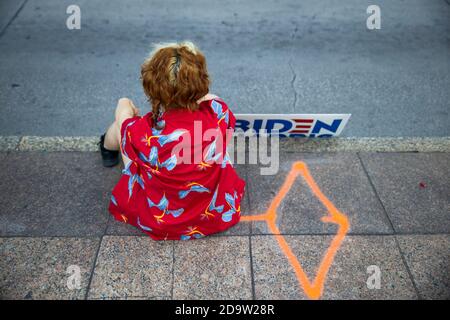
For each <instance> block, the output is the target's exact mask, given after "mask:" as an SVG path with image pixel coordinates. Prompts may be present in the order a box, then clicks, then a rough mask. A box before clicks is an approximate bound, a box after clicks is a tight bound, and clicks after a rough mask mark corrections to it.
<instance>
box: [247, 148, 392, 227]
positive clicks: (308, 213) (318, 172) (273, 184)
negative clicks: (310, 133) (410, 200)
mask: <svg viewBox="0 0 450 320" xmlns="http://www.w3.org/2000/svg"><path fill="white" fill-rule="evenodd" d="M296 161H302V162H305V163H306V164H307V166H308V168H309V172H310V174H311V176H312V177H313V179H314V180H315V182H316V184H317V185H318V187H319V188H320V190H321V191H322V193H323V194H324V195H325V196H326V197H327V198H328V199H329V200H330V201H331V202H332V203H333V204H334V206H335V207H336V208H337V209H338V210H339V211H340V212H342V213H343V214H345V215H346V216H347V217H348V220H349V222H350V232H351V233H367V234H373V233H377V234H386V233H387V234H389V233H391V232H392V228H391V227H390V224H389V221H388V219H387V217H386V215H385V213H384V212H383V209H382V206H381V204H380V203H379V201H378V199H377V197H376V195H375V193H374V192H373V190H372V187H371V185H370V182H369V180H368V179H367V175H366V174H365V172H364V170H363V168H362V166H361V163H360V160H359V159H358V156H357V155H356V154H349V153H335V154H334V153H314V154H313V153H282V154H280V170H279V172H278V173H277V174H276V175H266V176H263V175H260V172H259V168H258V167H257V166H252V167H251V169H250V170H249V173H248V176H249V185H250V207H251V212H252V214H262V213H264V212H265V211H266V210H267V208H268V207H269V205H270V203H271V201H272V200H273V199H274V197H275V196H276V195H277V194H278V192H279V190H280V188H281V186H282V184H283V183H284V181H285V179H286V177H287V176H288V174H289V172H290V171H291V168H292V164H293V163H294V162H296ZM325 215H327V211H326V208H325V207H324V205H323V204H322V203H321V202H320V200H319V199H318V197H316V196H315V194H314V193H313V192H312V190H311V188H309V186H308V184H307V183H306V181H305V180H304V179H303V177H302V176H301V175H299V176H298V177H297V178H296V179H295V182H294V183H293V185H292V187H291V189H290V190H289V191H288V192H287V194H286V196H285V198H284V200H283V201H282V202H281V204H280V206H279V208H278V210H277V216H278V219H277V224H278V228H279V230H280V232H281V233H282V234H309V233H323V234H334V233H336V230H337V227H336V225H334V224H329V223H324V222H322V221H321V218H322V217H323V216H325ZM252 233H253V234H265V233H270V231H269V230H268V228H267V227H266V223H265V222H254V223H253V230H252Z"/></svg>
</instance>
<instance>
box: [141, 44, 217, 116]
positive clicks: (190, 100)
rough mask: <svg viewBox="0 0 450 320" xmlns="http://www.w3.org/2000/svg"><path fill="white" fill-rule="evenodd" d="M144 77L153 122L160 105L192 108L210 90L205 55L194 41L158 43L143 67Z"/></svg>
mask: <svg viewBox="0 0 450 320" xmlns="http://www.w3.org/2000/svg"><path fill="white" fill-rule="evenodd" d="M141 79H142V86H143V87H144V92H145V94H146V95H147V97H148V98H149V101H150V102H151V104H152V116H153V120H154V121H153V123H154V125H155V122H156V119H157V117H158V114H159V110H160V107H163V108H164V109H165V110H169V109H175V108H181V109H188V110H191V111H193V110H196V109H197V108H198V105H197V100H199V99H200V98H202V97H203V96H205V95H206V94H207V93H208V92H209V84H210V81H209V75H208V71H207V68H206V59H205V56H204V55H203V54H202V53H201V52H200V50H199V49H198V48H197V47H196V46H195V45H194V44H193V43H192V42H181V43H169V44H160V45H156V46H155V49H154V51H153V52H152V53H151V55H150V57H149V58H147V59H146V60H145V61H144V63H143V64H142V66H141Z"/></svg>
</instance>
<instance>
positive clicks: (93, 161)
mask: <svg viewBox="0 0 450 320" xmlns="http://www.w3.org/2000/svg"><path fill="white" fill-rule="evenodd" d="M3 165H4V167H5V168H7V170H2V171H1V172H0V180H1V181H2V184H1V185H0V192H1V194H2V195H3V196H2V197H1V199H0V235H3V236H4V235H27V236H30V235H33V236H94V235H102V234H103V232H104V230H105V228H106V223H107V220H108V213H107V205H108V202H109V197H110V192H111V189H112V188H113V186H114V184H115V182H116V181H117V179H118V170H117V169H116V168H115V169H109V168H104V167H102V164H101V158H100V155H99V154H98V153H92V152H86V153H80V152H69V153H62V152H54V153H43V152H13V153H11V154H8V155H7V157H6V158H5V159H4V160H3Z"/></svg>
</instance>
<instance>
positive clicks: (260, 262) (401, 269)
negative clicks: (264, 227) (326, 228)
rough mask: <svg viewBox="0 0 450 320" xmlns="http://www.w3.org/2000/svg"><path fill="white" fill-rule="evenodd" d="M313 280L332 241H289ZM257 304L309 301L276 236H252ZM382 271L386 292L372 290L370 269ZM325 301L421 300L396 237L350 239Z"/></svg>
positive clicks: (329, 278) (325, 290)
mask: <svg viewBox="0 0 450 320" xmlns="http://www.w3.org/2000/svg"><path fill="white" fill-rule="evenodd" d="M284 238H285V239H286V241H287V243H288V244H289V246H290V248H291V250H292V252H293V253H294V255H295V256H296V258H297V259H298V261H299V263H300V264H301V266H302V268H303V269H304V271H305V273H306V275H307V276H308V277H309V279H314V278H315V277H316V275H317V270H318V267H319V265H320V262H321V260H322V257H323V255H324V252H325V251H326V249H327V248H328V246H329V245H330V243H331V241H332V237H331V236H303V235H298V236H297V235H295V236H294V235H287V236H284ZM251 241H252V256H253V270H254V281H255V299H257V300H260V299H289V300H290V299H308V295H306V294H305V291H304V289H303V287H302V286H300V284H299V282H298V280H297V278H296V276H295V273H294V269H293V268H292V267H291V265H290V263H289V261H288V260H287V258H286V257H285V256H284V255H283V253H282V252H281V250H280V248H279V247H278V243H277V240H276V238H275V236H268V235H265V236H252V238H251ZM372 265H376V266H378V267H379V269H380V271H381V273H380V274H381V278H380V280H381V282H380V289H375V288H374V289H369V288H368V286H367V280H368V278H369V276H370V275H371V274H370V273H368V272H367V267H369V266H372ZM320 298H321V299H416V298H417V295H416V292H415V290H414V286H413V284H412V281H411V279H410V277H409V275H408V272H407V269H406V267H405V265H404V264H403V262H402V258H401V255H400V252H399V250H398V247H397V244H396V241H395V239H394V238H393V237H392V236H348V237H346V238H345V239H344V242H343V244H342V247H341V248H340V250H338V251H337V254H336V256H335V259H334V262H333V263H332V264H331V267H330V269H329V272H328V275H327V277H326V280H325V282H324V288H323V291H322V295H321V297H320Z"/></svg>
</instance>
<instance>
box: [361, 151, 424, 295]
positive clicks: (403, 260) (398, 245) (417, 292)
mask: <svg viewBox="0 0 450 320" xmlns="http://www.w3.org/2000/svg"><path fill="white" fill-rule="evenodd" d="M356 154H357V156H358V158H359V161H360V163H361V166H362V168H363V170H364V172H365V174H366V176H367V179H369V183H370V185H371V186H372V190H373V192H374V193H375V196H376V197H377V199H378V201H379V202H380V205H381V207H382V208H383V211H384V214H385V215H386V217H387V219H388V221H389V223H390V225H391V228H392V230H393V231H394V241H395V244H396V246H397V249H398V251H399V253H400V257H401V259H402V262H403V264H404V266H405V268H406V272H407V273H408V276H409V278H410V280H411V283H412V285H413V287H414V290H415V291H416V294H417V298H418V299H421V296H420V293H419V289H418V288H417V286H416V282H415V281H414V277H413V275H412V273H411V270H410V269H409V266H408V264H407V263H406V259H405V257H404V255H403V251H402V249H401V248H400V244H399V242H398V239H397V235H396V233H397V232H396V230H395V228H394V224H393V222H392V220H391V218H390V216H389V214H388V212H387V210H386V207H385V206H384V203H383V201H381V198H380V195H379V194H378V191H377V189H376V188H375V185H374V184H373V182H372V179H371V178H370V176H369V173H368V172H367V169H366V167H365V165H364V161H362V158H361V155H360V154H359V152H357V153H356Z"/></svg>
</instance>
